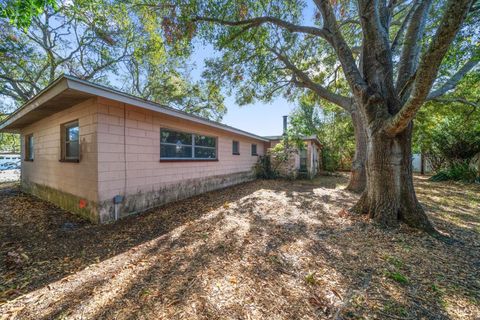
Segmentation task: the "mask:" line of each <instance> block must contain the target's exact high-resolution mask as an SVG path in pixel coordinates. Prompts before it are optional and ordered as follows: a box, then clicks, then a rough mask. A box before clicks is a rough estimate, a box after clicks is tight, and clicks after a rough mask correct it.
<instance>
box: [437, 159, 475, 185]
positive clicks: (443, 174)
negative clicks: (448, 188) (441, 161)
mask: <svg viewBox="0 0 480 320" xmlns="http://www.w3.org/2000/svg"><path fill="white" fill-rule="evenodd" d="M430 180H431V181H447V180H453V181H464V182H475V181H477V180H478V177H477V171H476V170H475V169H474V168H472V167H470V166H469V165H468V162H467V161H462V162H457V163H454V164H451V165H450V166H449V167H448V168H446V169H442V170H440V171H439V172H438V173H437V174H435V175H434V176H432V177H431V178H430ZM477 182H478V181H477Z"/></svg>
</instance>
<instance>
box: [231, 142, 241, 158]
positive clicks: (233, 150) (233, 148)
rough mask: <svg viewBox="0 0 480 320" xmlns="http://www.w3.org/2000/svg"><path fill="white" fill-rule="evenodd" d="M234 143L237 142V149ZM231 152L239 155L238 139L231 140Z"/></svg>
mask: <svg viewBox="0 0 480 320" xmlns="http://www.w3.org/2000/svg"><path fill="white" fill-rule="evenodd" d="M235 143H236V144H237V151H235ZM232 154H233V155H234V156H239V155H240V141H238V140H232Z"/></svg>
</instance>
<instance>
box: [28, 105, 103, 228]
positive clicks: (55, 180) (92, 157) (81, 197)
mask: <svg viewBox="0 0 480 320" xmlns="http://www.w3.org/2000/svg"><path fill="white" fill-rule="evenodd" d="M96 118H97V105H96V99H89V100H87V101H85V102H83V103H80V104H77V105H75V106H74V107H72V108H69V109H66V110H64V111H61V112H58V113H56V114H53V115H51V116H49V117H47V118H44V119H42V120H40V121H38V122H36V123H34V124H32V125H29V126H27V127H25V128H24V129H23V130H22V131H21V143H22V163H21V165H22V173H21V184H22V188H23V189H24V190H25V191H27V192H30V193H32V194H34V195H36V196H38V197H40V198H43V199H45V200H48V201H50V202H53V203H55V204H57V205H59V206H60V207H62V208H64V209H67V210H69V211H73V212H76V213H78V214H80V215H82V216H84V217H86V218H89V219H91V220H95V217H96V215H97V205H96V204H97V201H98V189H97V142H96ZM74 120H78V122H79V135H80V157H81V161H80V162H79V163H69V162H60V161H59V160H60V158H61V132H60V127H61V125H62V124H64V123H67V122H71V121H74ZM29 134H33V138H34V160H33V161H26V160H24V158H25V145H24V144H25V143H24V142H25V141H24V137H25V135H29Z"/></svg>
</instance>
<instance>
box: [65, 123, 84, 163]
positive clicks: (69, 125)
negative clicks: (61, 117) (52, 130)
mask: <svg viewBox="0 0 480 320" xmlns="http://www.w3.org/2000/svg"><path fill="white" fill-rule="evenodd" d="M74 127H78V140H67V130H68V129H70V128H74ZM60 134H61V157H60V162H74V163H78V162H80V156H81V155H80V150H81V148H80V123H79V121H78V119H77V120H73V121H69V122H66V123H63V124H62V125H61V126H60ZM75 141H76V142H77V145H78V156H77V157H67V144H69V143H71V142H75Z"/></svg>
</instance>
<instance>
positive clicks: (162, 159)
mask: <svg viewBox="0 0 480 320" xmlns="http://www.w3.org/2000/svg"><path fill="white" fill-rule="evenodd" d="M162 130H165V131H173V132H177V133H183V134H187V135H190V136H191V141H192V142H191V144H180V145H181V146H182V147H189V148H191V150H192V151H191V153H192V154H191V156H190V157H162V145H169V146H177V144H176V143H172V142H162ZM197 136H204V137H208V138H213V139H214V141H215V147H207V146H200V145H199V146H197V145H196V144H195V137H197ZM195 148H200V149H210V150H215V158H196V157H195ZM182 161H185V162H187V161H218V137H216V136H210V135H206V134H202V133H195V132H188V131H184V130H179V129H173V128H168V127H162V128H160V162H182Z"/></svg>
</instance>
